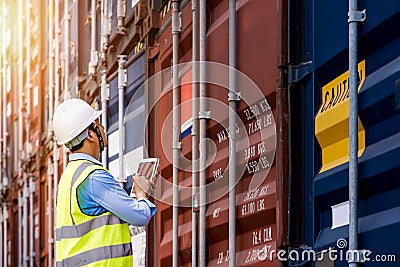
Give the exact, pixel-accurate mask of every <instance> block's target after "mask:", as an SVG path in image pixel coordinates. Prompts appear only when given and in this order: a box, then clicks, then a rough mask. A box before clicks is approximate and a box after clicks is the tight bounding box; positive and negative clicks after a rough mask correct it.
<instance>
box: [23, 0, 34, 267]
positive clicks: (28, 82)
mask: <svg viewBox="0 0 400 267" xmlns="http://www.w3.org/2000/svg"><path fill="white" fill-rule="evenodd" d="M30 51H31V1H30V0H27V1H26V81H25V82H26V113H27V114H26V150H25V151H26V153H25V155H26V158H27V159H30V157H31V142H30V114H31V87H32V85H31V53H30ZM27 172H28V173H27V179H26V180H25V181H26V188H27V191H26V195H25V198H26V201H25V203H27V202H28V197H29V255H28V250H27V251H26V254H27V256H26V261H27V264H28V261H29V266H30V267H33V260H34V254H35V252H34V247H33V246H34V242H33V241H34V240H33V191H32V184H33V180H32V175H31V174H30V172H29V170H28V171H27ZM25 214H26V216H25V218H26V226H28V218H27V215H28V207H26V211H25ZM27 230H28V229H27ZM26 237H28V234H27V235H26ZM26 243H28V240H27V241H26ZM26 246H28V244H26Z"/></svg>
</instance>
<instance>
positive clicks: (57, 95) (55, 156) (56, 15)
mask: <svg viewBox="0 0 400 267" xmlns="http://www.w3.org/2000/svg"><path fill="white" fill-rule="evenodd" d="M59 4H60V3H59V1H55V10H54V20H55V21H54V31H55V38H54V43H55V45H54V50H55V58H54V70H55V94H54V110H55V109H56V108H57V106H58V101H59V100H60V99H59V98H60V71H61V70H60V25H59V23H60V8H59ZM53 143H54V147H53V167H54V172H53V190H54V191H53V196H54V201H53V206H54V209H53V213H54V224H53V237H54V239H55V237H56V220H57V208H56V198H57V187H58V160H59V150H58V145H57V139H56V136H55V135H54V141H53ZM53 249H54V252H55V251H56V242H55V240H53ZM55 262H56V258H55V257H54V260H53V265H54V266H55Z"/></svg>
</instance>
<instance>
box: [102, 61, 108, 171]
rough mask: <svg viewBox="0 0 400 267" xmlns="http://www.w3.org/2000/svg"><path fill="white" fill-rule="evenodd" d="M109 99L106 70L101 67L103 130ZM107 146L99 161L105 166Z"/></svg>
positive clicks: (105, 123)
mask: <svg viewBox="0 0 400 267" xmlns="http://www.w3.org/2000/svg"><path fill="white" fill-rule="evenodd" d="M108 99H109V89H108V84H107V70H106V69H103V70H102V72H101V109H102V110H104V113H103V115H101V124H102V125H103V127H104V131H105V132H107V127H108V125H107V101H108ZM107 152H108V151H107V147H105V148H104V150H103V152H102V154H101V162H102V163H103V166H104V167H106V168H107V155H108V153H107Z"/></svg>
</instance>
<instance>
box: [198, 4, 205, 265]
mask: <svg viewBox="0 0 400 267" xmlns="http://www.w3.org/2000/svg"><path fill="white" fill-rule="evenodd" d="M206 16H207V9H206V0H200V55H199V57H200V91H199V96H200V97H199V102H200V112H199V114H200V131H199V141H200V174H199V175H200V178H199V185H200V214H199V219H200V227H199V228H200V229H199V236H200V238H199V246H200V249H199V253H200V255H199V256H200V266H201V267H205V266H206V265H207V264H206V194H207V192H206V161H207V144H206V131H207V118H206V116H205V113H206V106H207V103H206V84H205V82H204V81H205V79H206V62H205V60H206V31H207V29H206V25H207V18H206Z"/></svg>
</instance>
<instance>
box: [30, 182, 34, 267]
mask: <svg viewBox="0 0 400 267" xmlns="http://www.w3.org/2000/svg"><path fill="white" fill-rule="evenodd" d="M34 192H35V183H34V181H33V177H32V175H29V214H30V217H29V248H30V260H29V266H30V267H33V261H34V259H35V250H34V242H33V241H34V235H33V231H34V227H33V224H34V220H33V193H34Z"/></svg>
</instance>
